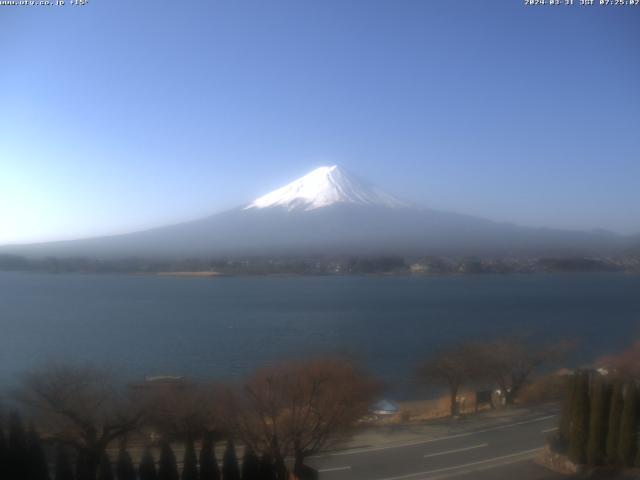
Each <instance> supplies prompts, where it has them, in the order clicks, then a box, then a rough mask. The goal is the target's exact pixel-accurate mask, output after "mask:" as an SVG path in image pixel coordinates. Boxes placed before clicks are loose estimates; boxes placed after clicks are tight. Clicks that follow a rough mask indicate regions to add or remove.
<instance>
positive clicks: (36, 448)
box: [27, 428, 49, 480]
mask: <svg viewBox="0 0 640 480" xmlns="http://www.w3.org/2000/svg"><path fill="white" fill-rule="evenodd" d="M27 447H28V449H29V477H28V478H29V480H49V464H48V462H47V456H46V454H45V453H44V448H42V442H41V441H40V436H39V435H38V432H36V431H35V429H34V428H31V429H30V430H29V434H28V435H27Z"/></svg>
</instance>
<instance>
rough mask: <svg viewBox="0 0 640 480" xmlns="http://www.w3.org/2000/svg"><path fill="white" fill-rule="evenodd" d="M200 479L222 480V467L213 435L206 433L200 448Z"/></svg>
mask: <svg viewBox="0 0 640 480" xmlns="http://www.w3.org/2000/svg"><path fill="white" fill-rule="evenodd" d="M200 480H220V469H219V468H218V460H217V459H216V450H215V444H214V443H213V440H212V438H211V435H205V437H204V440H203V441H202V448H201V449H200Z"/></svg>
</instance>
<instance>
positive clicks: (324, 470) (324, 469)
mask: <svg viewBox="0 0 640 480" xmlns="http://www.w3.org/2000/svg"><path fill="white" fill-rule="evenodd" d="M342 470H351V467H334V468H323V469H320V470H318V472H319V473H327V472H339V471H342Z"/></svg>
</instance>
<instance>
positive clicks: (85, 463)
mask: <svg viewBox="0 0 640 480" xmlns="http://www.w3.org/2000/svg"><path fill="white" fill-rule="evenodd" d="M92 463H93V462H92V461H91V458H89V453H88V452H87V451H86V450H81V451H80V452H78V456H77V457H76V478H77V479H78V480H96V475H97V472H96V471H94V469H93V467H92Z"/></svg>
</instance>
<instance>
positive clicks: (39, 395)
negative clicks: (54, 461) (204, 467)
mask: <svg viewBox="0 0 640 480" xmlns="http://www.w3.org/2000/svg"><path fill="white" fill-rule="evenodd" d="M18 399H19V400H20V401H21V402H22V403H23V404H24V405H25V406H27V407H28V408H29V409H30V410H31V414H32V415H33V417H34V419H35V420H36V421H37V423H38V425H40V426H41V429H43V430H45V431H47V432H48V433H49V434H51V435H52V436H54V437H55V438H56V439H57V440H58V441H59V442H60V443H63V444H67V445H70V446H71V447H73V448H74V449H75V451H76V453H77V455H78V461H79V469H80V471H79V472H78V478H79V479H81V480H84V479H85V478H88V479H94V478H95V475H96V471H97V468H98V465H99V463H100V459H101V458H102V456H103V454H104V452H105V449H106V448H107V446H108V445H109V444H110V443H111V442H112V441H114V440H116V439H118V438H121V437H123V436H125V435H127V434H129V433H130V432H132V431H133V430H135V429H137V428H138V427H139V426H140V425H141V422H142V420H143V412H142V410H141V409H140V408H137V407H136V406H135V405H134V403H133V402H131V399H130V398H129V396H128V395H127V392H126V390H125V389H124V388H123V387H118V386H117V384H116V383H115V382H114V381H113V379H112V377H111V376H110V375H109V374H107V373H106V372H105V371H102V370H98V369H94V368H89V367H77V366H69V365H54V366H50V367H47V368H45V369H43V370H40V371H36V372H32V373H30V374H29V375H27V377H26V378H25V381H24V385H23V388H22V389H21V390H20V391H19V392H18ZM81 477H82V478H81Z"/></svg>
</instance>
